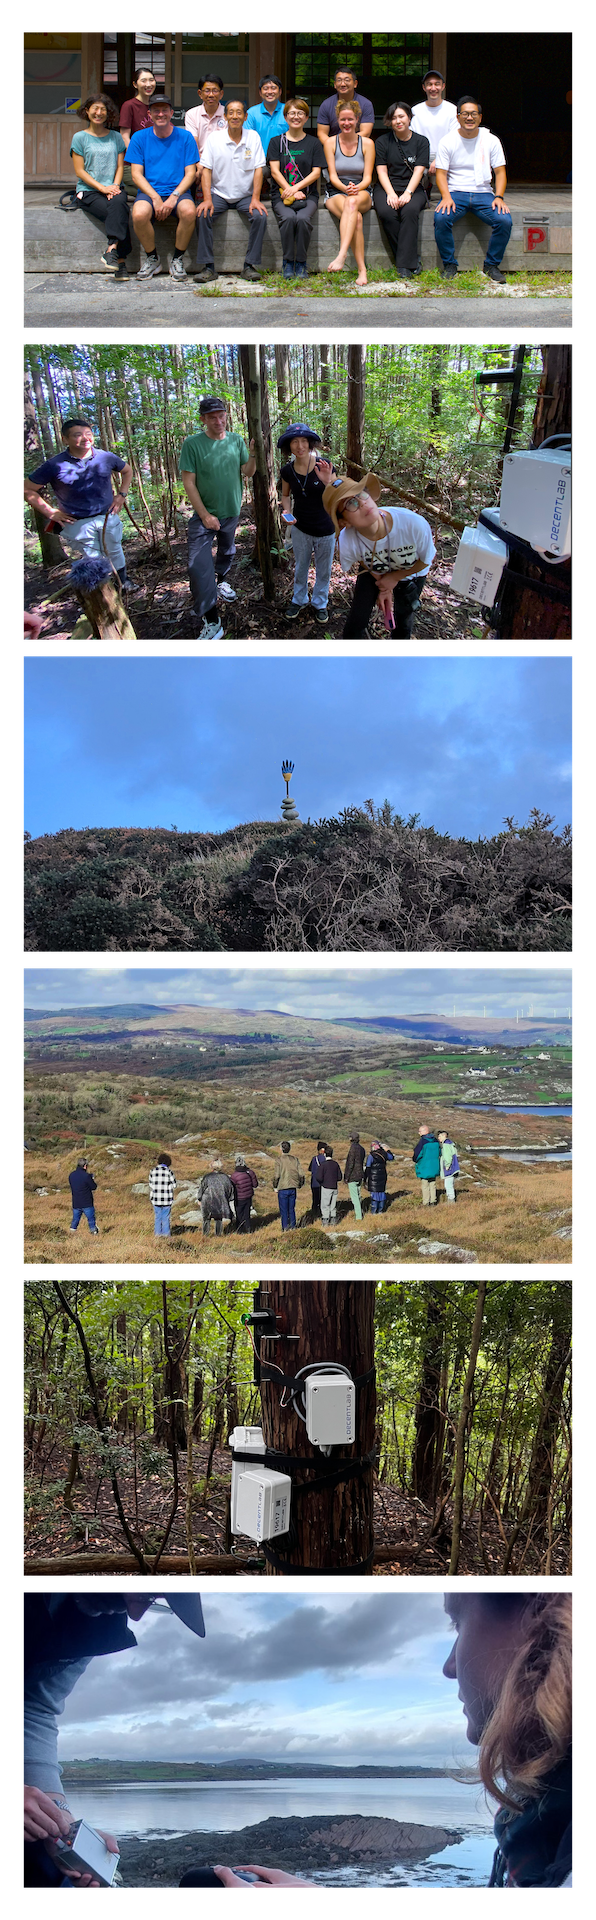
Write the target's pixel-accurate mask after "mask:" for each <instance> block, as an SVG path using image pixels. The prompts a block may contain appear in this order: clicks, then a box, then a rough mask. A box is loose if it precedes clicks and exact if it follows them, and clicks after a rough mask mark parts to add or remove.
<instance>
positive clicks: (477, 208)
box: [435, 187, 512, 267]
mask: <svg viewBox="0 0 596 1920" xmlns="http://www.w3.org/2000/svg"><path fill="white" fill-rule="evenodd" d="M449 191H450V192H451V189H450V190H449ZM494 197H495V196H494V193H460V192H459V189H458V188H457V187H456V188H455V189H454V191H453V193H451V199H452V200H454V201H455V213H441V212H440V210H439V208H437V211H436V213H435V240H436V243H437V246H438V249H439V253H440V255H441V259H442V261H443V266H445V267H448V266H453V265H455V264H456V258H455V247H454V245H453V228H454V225H455V222H456V220H463V217H464V213H474V214H476V218H477V219H478V220H485V221H486V224H487V226H488V227H491V228H492V232H491V236H490V240H489V243H488V247H487V249H486V254H485V259H484V265H485V267H498V265H499V261H500V260H502V258H503V254H504V252H505V248H506V246H507V242H508V240H509V239H510V237H511V226H512V221H511V214H510V213H497V210H496V207H493V200H494Z"/></svg>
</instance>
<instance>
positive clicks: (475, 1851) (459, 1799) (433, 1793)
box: [69, 1779, 494, 1886]
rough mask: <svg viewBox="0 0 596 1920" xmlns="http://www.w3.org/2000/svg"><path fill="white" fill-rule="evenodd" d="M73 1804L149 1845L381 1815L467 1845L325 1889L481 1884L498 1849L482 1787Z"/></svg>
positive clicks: (72, 1794) (342, 1878)
mask: <svg viewBox="0 0 596 1920" xmlns="http://www.w3.org/2000/svg"><path fill="white" fill-rule="evenodd" d="M69 1802H70V1805H71V1807H72V1810H73V1813H75V1814H76V1815H77V1817H78V1818H81V1817H82V1818H84V1819H86V1820H89V1821H90V1823H91V1825H92V1826H95V1827H100V1828H104V1829H106V1830H107V1831H108V1832H110V1833H116V1834H119V1835H120V1837H121V1838H122V1839H123V1838H124V1837H125V1835H126V1834H135V1835H136V1836H137V1837H138V1838H139V1839H143V1840H146V1842H147V1848H148V1853H149V1850H150V1848H151V1845H152V1843H153V1842H154V1841H159V1839H160V1838H161V1839H164V1838H165V1837H166V1836H167V1835H170V1836H172V1837H173V1836H174V1834H183V1833H188V1832H195V1831H197V1832H203V1833H205V1832H211V1831H219V1832H237V1831H238V1830H239V1829H240V1828H242V1827H252V1826H255V1825H256V1824H257V1822H258V1821H260V1820H268V1819H270V1818H271V1817H272V1816H274V1815H275V1816H276V1817H277V1818H278V1819H283V1820H289V1819H292V1817H297V1818H307V1817H308V1816H309V1815H311V1814H321V1816H322V1817H323V1816H337V1815H338V1814H349V1813H356V1814H377V1815H381V1816H382V1817H384V1818H385V1819H391V1820H416V1821H419V1822H420V1823H421V1824H422V1825H423V1826H446V1827H457V1828H459V1829H460V1831H461V1832H462V1834H463V1836H464V1837H463V1839H462V1841H461V1842H459V1843H458V1844H457V1845H454V1846H451V1847H446V1848H445V1849H444V1851H443V1852H441V1853H438V1854H435V1855H431V1856H429V1858H428V1859H427V1860H422V1861H419V1862H418V1863H417V1864H416V1865H414V1866H412V1865H408V1866H406V1865H405V1864H404V1863H403V1862H400V1863H399V1864H397V1865H396V1866H395V1867H391V1866H386V1865H382V1866H379V1867H376V1868H373V1867H372V1866H370V1865H369V1864H367V1865H366V1867H364V1866H363V1867H356V1866H345V1867H343V1866H342V1867H338V1868H335V1869H329V1870H328V1871H326V1872H325V1874H324V1875H321V1874H320V1873H319V1874H317V1875H316V1876H314V1877H315V1878H316V1879H317V1880H319V1881H321V1880H322V1879H324V1883H325V1885H327V1886H340V1885H341V1886H365V1885H366V1886H392V1885H402V1886H414V1885H423V1884H424V1885H434V1886H450V1885H456V1886H457V1885H464V1886H481V1885H484V1884H485V1882H486V1881H487V1880H488V1876H489V1873H490V1865H491V1860H492V1855H493V1851H494V1839H493V1832H492V1818H491V1815H490V1813H489V1811H488V1809H487V1807H486V1804H485V1800H484V1795H483V1792H482V1789H481V1788H480V1787H478V1786H477V1785H469V1784H468V1783H467V1782H463V1781H457V1780H450V1779H439V1780H421V1779H405V1780H383V1779H380V1780H353V1779H347V1780H345V1781H341V1780H337V1779H327V1780H325V1779H316V1780H315V1779H296V1780H287V1779H285V1780H226V1781H221V1780H205V1781H196V1780H192V1781H190V1780H189V1781H184V1782H178V1781H177V1782H175V1783H171V1784H170V1783H168V1782H167V1781H142V1782H139V1783H138V1784H137V1783H135V1782H134V1781H131V1782H129V1783H128V1784H127V1785H111V1784H110V1785H108V1784H106V1785H105V1786H101V1785H99V1784H98V1785H97V1786H94V1787H80V1788H79V1787H76V1788H75V1787H72V1788H70V1789H69Z"/></svg>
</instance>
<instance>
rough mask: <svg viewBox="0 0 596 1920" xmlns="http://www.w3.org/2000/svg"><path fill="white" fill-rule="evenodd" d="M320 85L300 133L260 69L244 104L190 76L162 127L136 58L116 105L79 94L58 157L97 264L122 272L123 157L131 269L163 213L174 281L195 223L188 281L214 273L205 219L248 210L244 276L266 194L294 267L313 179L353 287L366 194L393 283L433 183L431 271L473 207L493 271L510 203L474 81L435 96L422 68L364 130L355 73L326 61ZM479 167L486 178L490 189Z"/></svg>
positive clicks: (161, 113) (257, 252) (302, 108)
mask: <svg viewBox="0 0 596 1920" xmlns="http://www.w3.org/2000/svg"><path fill="white" fill-rule="evenodd" d="M334 86H335V91H334V93H333V94H331V95H330V97H329V99H328V100H325V101H323V104H322V106H321V107H319V110H318V115H317V127H316V133H313V132H310V131H309V130H308V121H309V119H310V108H309V105H308V102H307V101H306V100H303V99H301V98H293V99H290V100H287V101H286V102H285V104H282V101H281V91H282V89H281V84H280V81H279V80H278V78H277V75H276V74H266V75H265V77H264V79H263V80H262V81H261V85H260V88H259V93H260V100H259V103H258V105H256V106H254V107H251V108H250V109H249V111H248V112H247V111H246V108H245V106H244V102H243V101H242V100H239V99H231V100H228V101H226V103H225V105H224V102H223V93H224V83H223V80H222V79H221V77H220V75H218V74H213V73H209V74H206V75H205V76H204V78H201V79H200V80H199V84H198V92H199V105H198V106H196V107H192V108H191V109H190V110H189V112H188V113H187V114H186V116H185V125H184V127H182V126H177V125H176V124H175V121H174V107H173V105H172V102H171V100H169V99H167V98H166V97H165V96H164V95H163V94H158V93H157V91H156V81H155V77H154V75H153V74H152V73H150V72H149V71H148V70H146V69H143V68H142V69H140V71H139V72H138V74H137V76H136V82H135V97H134V99H132V100H127V101H125V103H124V106H123V107H122V109H121V113H120V128H119V129H118V124H117V123H118V113H117V109H116V107H115V106H114V103H113V101H112V100H110V99H109V97H108V95H107V94H102V93H98V94H92V95H90V97H89V98H88V99H87V100H85V101H84V103H83V104H82V105H81V107H80V109H79V117H80V119H81V120H83V121H84V122H85V128H84V131H82V132H80V133H76V134H75V135H74V138H73V141H72V146H71V156H72V160H73V165H74V169H75V173H76V176H77V186H76V197H77V199H78V200H79V201H80V203H81V205H82V207H83V209H84V211H86V212H87V213H89V214H91V215H93V217H94V218H95V219H99V220H101V221H102V222H103V223H104V224H105V230H106V246H105V250H104V253H103V254H102V264H103V266H104V267H105V268H106V270H107V271H108V272H111V273H114V274H115V275H116V277H117V278H120V279H126V278H127V272H126V264H125V263H126V259H127V256H128V254H129V253H130V251H131V247H132V240H131V235H130V225H129V205H128V195H127V189H126V186H125V184H124V165H125V159H126V164H127V166H129V167H130V174H131V181H132V186H133V188H134V189H135V192H136V197H135V200H134V202H133V206H132V222H133V227H134V231H135V233H136V236H137V239H138V240H139V242H140V246H141V252H142V261H141V266H140V268H139V271H138V273H137V279H138V280H150V279H152V278H153V276H154V275H155V274H160V273H162V272H163V270H164V269H163V265H162V261H161V259H160V257H159V254H158V251H157V248H156V245H155V222H156V221H158V222H160V223H161V222H163V221H165V220H168V219H169V218H170V217H172V216H174V215H175V217H176V232H175V241H174V250H173V254H172V257H171V259H170V261H169V272H170V274H171V276H172V278H173V279H174V280H179V281H183V280H185V279H186V268H185V266H184V255H185V253H186V250H187V248H188V246H189V245H190V241H191V238H192V235H193V232H194V231H195V228H196V231H197V269H198V271H197V278H198V280H199V281H200V282H201V283H207V282H208V281H210V280H214V279H215V277H216V270H215V261H214V253H213V224H214V221H215V220H217V219H218V218H219V217H220V216H221V214H223V213H226V212H227V211H228V209H230V208H237V209H238V211H239V212H240V213H243V214H246V215H247V217H248V226H249V232H248V246H247V250H246V256H245V260H244V267H243V275H244V278H245V279H248V280H256V279H258V278H259V273H260V260H261V254H262V248H263V240H264V237H265V232H266V227H267V206H266V204H265V202H264V199H263V192H264V190H265V182H266V180H268V184H269V191H270V196H271V207H272V210H273V214H274V217H275V219H276V221H277V224H278V227H279V231H280V238H281V247H282V271H283V274H284V278H285V279H287V280H291V279H303V278H305V276H306V273H307V255H308V248H309V244H310V240H311V238H312V231H313V225H314V220H315V216H316V213H317V209H318V205H319V193H320V190H321V186H322V192H323V204H324V205H325V206H326V207H327V209H328V211H329V213H331V214H332V215H333V217H334V218H335V220H336V221H337V222H338V225H339V247H338V250H337V252H336V253H335V255H334V257H333V259H332V260H330V261H329V264H328V269H327V270H328V272H329V273H341V272H342V271H343V269H344V268H345V265H346V261H347V258H348V254H349V252H350V251H351V252H352V253H353V255H354V259H355V262H356V268H357V282H356V284H357V285H358V286H366V283H367V272H366V264H365V257H364V256H365V247H364V225H363V221H364V216H365V214H367V213H369V212H370V210H371V207H373V206H374V208H375V211H376V213H377V215H378V219H379V221H380V223H381V226H382V228H383V229H384V232H385V234H386V236H387V240H388V243H389V246H390V248H391V252H392V254H393V257H394V260H395V266H396V270H397V274H398V276H399V277H400V278H401V279H403V280H408V279H410V277H411V276H412V275H413V274H418V273H420V272H421V271H422V268H421V264H420V259H419V248H418V225H419V217H420V214H421V212H422V210H423V208H424V207H425V206H426V205H427V204H428V200H429V198H430V193H431V190H432V186H433V184H434V182H435V180H436V185H437V189H438V192H439V196H440V197H439V204H438V207H437V208H436V211H435V216H434V225H435V239H436V243H437V247H438V251H439V254H440V258H441V263H442V272H443V275H444V276H445V277H446V278H451V277H453V276H454V275H455V274H456V273H457V271H458V267H457V260H456V255H455V247H454V242H453V227H454V224H455V222H456V221H458V220H461V219H463V216H464V214H465V213H468V212H470V213H473V214H474V215H475V216H476V217H477V218H478V219H479V220H481V221H483V222H484V223H485V224H487V225H488V226H489V227H490V229H491V233H490V239H489V244H488V249H487V253H486V257H485V261H484V272H485V273H486V274H488V275H489V277H490V278H491V279H492V280H497V281H503V280H504V279H505V275H504V273H503V272H502V270H501V265H500V262H501V260H502V258H503V254H504V252H505V248H506V246H507V242H508V240H509V237H510V233H511V214H510V212H509V208H508V207H507V206H506V204H505V201H504V199H503V194H504V192H505V187H506V183H507V176H506V168H505V155H504V152H503V147H502V145H501V142H500V140H498V139H497V137H496V135H495V134H493V133H490V132H489V130H488V128H487V127H484V126H483V125H482V107H481V105H480V102H479V101H478V100H477V99H476V97H475V95H474V94H469V93H467V94H463V95H462V97H461V99H460V100H458V102H457V106H455V105H454V104H453V103H452V102H451V101H449V100H446V99H445V97H444V95H445V82H444V80H443V76H442V74H441V73H439V72H438V71H436V70H434V69H432V70H431V71H430V72H429V73H427V74H425V76H424V80H423V82H422V90H423V93H424V95H425V98H424V99H423V100H422V101H420V102H419V103H418V105H417V106H415V107H411V106H409V104H408V102H407V101H405V100H395V101H393V102H392V104H391V105H390V106H389V107H388V108H387V112H386V114H385V117H384V131H383V132H382V133H381V134H380V135H379V137H378V138H377V140H376V141H375V140H373V138H372V133H373V127H374V119H375V114H374V107H373V104H372V101H371V100H368V99H367V98H366V96H365V95H364V94H361V93H359V92H358V91H357V75H356V74H355V73H353V72H352V71H351V69H350V68H339V70H338V72H337V73H336V75H335V81H334ZM493 176H494V187H493Z"/></svg>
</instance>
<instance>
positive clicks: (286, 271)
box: [282, 260, 294, 280]
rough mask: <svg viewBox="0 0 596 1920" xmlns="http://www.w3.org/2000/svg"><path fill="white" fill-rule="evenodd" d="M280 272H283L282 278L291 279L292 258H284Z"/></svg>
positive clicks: (292, 270) (292, 273)
mask: <svg viewBox="0 0 596 1920" xmlns="http://www.w3.org/2000/svg"><path fill="white" fill-rule="evenodd" d="M282 272H283V277H284V280H293V278H294V262H293V260H284V261H283V262H282Z"/></svg>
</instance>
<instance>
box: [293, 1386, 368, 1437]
mask: <svg viewBox="0 0 596 1920" xmlns="http://www.w3.org/2000/svg"><path fill="white" fill-rule="evenodd" d="M304 1397H305V1402H306V1431H307V1434H308V1438H309V1440H311V1441H312V1443H313V1446H315V1447H336V1446H341V1445H342V1443H343V1445H344V1446H352V1445H353V1442H354V1439H355V1429H356V1388H355V1386H354V1382H353V1380H349V1379H348V1378H347V1375H346V1374H342V1373H309V1374H307V1377H306V1380H305V1383H304Z"/></svg>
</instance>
